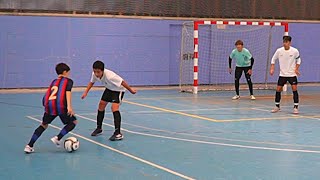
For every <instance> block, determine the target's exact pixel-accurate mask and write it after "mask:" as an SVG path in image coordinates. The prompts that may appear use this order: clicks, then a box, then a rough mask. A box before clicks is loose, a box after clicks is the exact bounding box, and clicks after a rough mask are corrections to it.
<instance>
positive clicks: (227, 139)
mask: <svg viewBox="0 0 320 180" xmlns="http://www.w3.org/2000/svg"><path fill="white" fill-rule="evenodd" d="M105 119H109V120H112V119H111V118H105ZM122 124H127V125H129V126H133V127H139V128H142V129H147V130H153V131H158V132H165V133H170V134H181V135H186V136H191V137H201V138H208V139H217V140H224V141H236V142H246V143H254V144H271V145H279V146H296V147H312V148H320V146H316V145H303V144H286V143H278V142H261V141H250V140H241V139H229V138H219V137H212V136H203V135H197V134H188V133H182V132H172V131H166V130H163V129H156V128H150V127H146V126H140V125H135V124H131V123H125V122H122Z"/></svg>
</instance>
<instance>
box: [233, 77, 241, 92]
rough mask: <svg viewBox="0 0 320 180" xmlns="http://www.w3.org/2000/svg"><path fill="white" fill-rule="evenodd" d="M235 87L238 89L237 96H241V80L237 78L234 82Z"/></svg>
mask: <svg viewBox="0 0 320 180" xmlns="http://www.w3.org/2000/svg"><path fill="white" fill-rule="evenodd" d="M234 86H235V89H236V94H237V95H238V96H239V87H240V82H239V79H237V78H236V80H235V82H234Z"/></svg>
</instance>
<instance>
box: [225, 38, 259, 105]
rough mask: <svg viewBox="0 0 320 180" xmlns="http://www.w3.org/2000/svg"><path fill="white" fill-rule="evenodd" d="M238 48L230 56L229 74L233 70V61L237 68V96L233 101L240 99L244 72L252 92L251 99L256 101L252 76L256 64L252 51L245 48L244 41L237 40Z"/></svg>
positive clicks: (235, 79)
mask: <svg viewBox="0 0 320 180" xmlns="http://www.w3.org/2000/svg"><path fill="white" fill-rule="evenodd" d="M235 46H236V48H235V49H233V51H232V52H231V54H230V56H229V73H230V74H231V72H232V68H231V63H232V59H235V60H236V68H235V73H234V76H235V77H234V86H235V90H236V95H235V96H234V97H232V99H233V100H236V99H240V94H239V87H240V78H241V75H242V72H244V75H245V76H246V79H247V83H248V86H249V91H250V98H251V100H255V99H256V98H255V97H254V96H253V87H252V81H251V75H252V66H253V63H254V59H253V57H252V55H251V53H250V51H249V50H248V49H246V48H244V47H243V41H242V40H237V41H236V43H235Z"/></svg>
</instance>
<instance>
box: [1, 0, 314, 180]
mask: <svg viewBox="0 0 320 180" xmlns="http://www.w3.org/2000/svg"><path fill="white" fill-rule="evenodd" d="M152 2H153V1H119V2H116V1H105V2H102V1H101V2H98V1H94V2H93V1H87V0H81V1H79V2H74V3H73V2H72V1H55V2H52V3H48V2H45V1H44V2H42V1H41V2H40V1H36V0H32V1H30V2H29V3H26V2H24V1H21V0H13V1H10V3H9V2H4V1H0V26H1V28H0V115H1V116H0V119H1V126H0V143H1V144H2V149H1V150H0V154H1V155H0V157H1V165H0V179H3V180H9V179H10V180H11V179H12V180H16V179H17V180H20V179H32V180H33V179H34V180H38V179H46V180H51V179H52V180H54V179H84V180H86V179H99V180H100V179H101V180H104V179H121V180H123V179H134V180H136V179H137V180H140V179H141V180H143V179H146V180H149V179H152V180H153V179H204V180H206V179H208V180H216V179H218V180H220V179H223V180H224V179H226V180H251V179H254V180H258V179H259V180H260V179H261V180H270V179H271V180H278V179H279V180H280V179H290V180H295V179H297V180H301V179H308V180H309V179H319V177H320V172H319V168H320V164H319V161H320V158H319V157H320V114H319V109H320V85H319V82H320V62H319V61H318V60H319V59H320V53H319V51H318V50H317V42H318V41H319V40H320V33H319V32H320V24H319V21H320V14H319V11H318V9H319V7H320V3H319V2H315V1H314V2H313V1H310V2H303V3H302V2H298V1H295V0H292V2H291V4H290V7H289V4H288V3H289V2H287V1H283V2H281V3H280V4H277V3H279V2H278V1H273V0H271V1H270V0H269V1H265V2H264V1H263V2H264V3H262V2H261V3H256V1H254V3H253V4H252V6H250V7H247V8H249V12H250V13H248V12H247V11H244V10H243V9H241V7H242V6H241V5H238V4H235V5H234V6H232V7H233V8H231V7H229V6H228V4H230V3H232V2H231V1H228V0H227V1H217V2H215V3H213V2H211V1H203V2H202V3H197V2H198V1H194V0H188V1H175V2H174V3H172V2H171V3H169V2H167V1H159V2H157V3H156V2H153V3H152ZM241 2H246V1H241ZM99 3H100V4H99ZM239 3H240V1H239ZM274 5H278V6H277V7H279V9H272V8H271V7H272V6H274ZM282 7H287V8H288V9H286V8H282ZM302 7H303V8H302ZM270 9H271V10H270ZM292 9H296V11H292ZM303 9H309V11H310V12H307V11H306V10H303ZM290 12H291V13H290ZM292 12H294V13H292ZM287 35H290V36H291V37H292V46H293V47H295V48H297V49H298V50H299V52H300V57H301V67H300V76H298V92H299V98H300V99H299V113H298V114H294V113H293V107H294V99H293V91H292V90H291V85H290V84H289V83H287V84H286V85H285V86H284V87H283V92H282V93H281V103H280V107H281V111H280V112H277V113H271V110H272V109H273V108H275V94H276V84H277V80H278V77H279V73H280V67H279V65H278V64H276V65H275V73H274V75H273V76H271V75H270V73H269V70H270V62H271V58H272V57H273V55H274V53H275V51H276V50H277V48H280V47H282V45H283V44H282V43H283V42H282V38H283V36H287ZM238 39H241V40H243V41H244V47H246V48H247V49H249V50H250V52H251V53H252V56H253V57H254V58H255V60H254V65H253V66H252V82H253V88H254V90H253V92H254V96H255V98H256V99H255V100H253V99H251V98H250V94H249V91H248V86H247V82H246V78H245V77H244V75H242V77H241V80H240V99H237V100H232V97H233V96H234V95H235V90H234V88H235V87H234V76H235V75H234V72H233V71H234V68H235V62H232V63H233V64H232V72H231V73H229V72H228V56H229V54H230V53H231V51H232V50H233V49H234V48H235V45H234V43H235V41H236V40H238ZM96 60H101V61H103V62H104V63H105V66H106V68H107V69H110V70H112V71H114V72H116V73H117V74H119V75H120V76H121V77H122V78H123V79H124V80H125V81H126V82H127V83H128V84H130V85H131V86H132V87H134V88H135V89H136V90H137V93H136V94H131V93H130V92H128V91H126V92H125V94H124V98H123V101H122V102H121V107H120V112H121V117H122V120H121V132H122V134H123V136H124V138H123V140H121V141H109V140H108V138H109V137H110V136H111V135H112V133H113V131H114V119H113V118H114V117H113V114H112V112H111V106H110V104H109V105H108V106H107V108H106V111H105V116H104V121H103V124H102V129H103V133H102V134H101V135H99V136H91V133H92V131H93V130H94V129H95V128H96V121H97V108H98V103H99V101H100V99H101V95H102V93H103V91H104V90H105V87H104V86H103V85H102V84H100V83H99V82H97V83H95V85H94V87H93V88H92V90H91V91H90V92H89V94H88V96H87V97H86V98H85V99H82V98H81V96H82V95H83V92H84V91H85V87H86V86H87V83H88V82H89V80H90V77H91V75H92V72H93V69H92V63H93V62H94V61H96ZM60 62H64V63H66V64H68V65H69V66H70V69H71V70H70V78H71V79H72V80H73V82H74V84H73V88H72V106H73V110H74V112H75V116H76V117H77V119H78V124H77V125H76V127H75V128H74V129H73V130H72V131H71V132H69V133H68V134H67V135H66V136H65V137H64V138H63V139H62V141H64V140H65V139H66V138H68V137H75V138H77V140H78V141H79V142H80V146H79V149H77V150H75V151H74V152H67V151H66V150H65V148H64V147H63V146H62V147H60V148H57V147H56V146H55V145H54V144H53V143H52V142H51V141H50V138H52V137H53V136H55V135H57V133H59V131H60V130H61V129H62V128H63V126H64V125H63V123H62V122H61V121H60V119H59V118H56V119H55V120H54V121H53V122H52V124H50V125H49V127H48V129H47V130H46V131H45V132H44V133H43V134H42V135H41V137H40V138H39V139H38V141H37V142H36V143H35V145H34V150H35V151H34V153H30V154H27V153H25V152H24V147H25V146H26V144H27V143H28V141H29V140H30V137H31V136H32V133H33V132H34V131H35V128H37V127H38V126H39V124H40V123H41V122H42V117H43V114H44V107H43V106H42V100H43V97H44V94H45V92H46V91H47V89H48V86H49V85H50V82H51V81H52V80H53V79H54V78H56V77H57V74H56V72H55V66H56V64H57V63H60Z"/></svg>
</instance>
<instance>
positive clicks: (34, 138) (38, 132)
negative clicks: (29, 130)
mask: <svg viewBox="0 0 320 180" xmlns="http://www.w3.org/2000/svg"><path fill="white" fill-rule="evenodd" d="M45 130H46V129H45V128H44V127H43V126H41V125H40V126H39V127H38V128H37V129H36V130H35V131H34V133H33V135H32V137H31V139H30V142H29V143H28V145H29V146H30V147H33V145H34V143H35V142H36V141H37V139H38V138H39V137H40V136H41V134H42V133H43V131H45Z"/></svg>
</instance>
